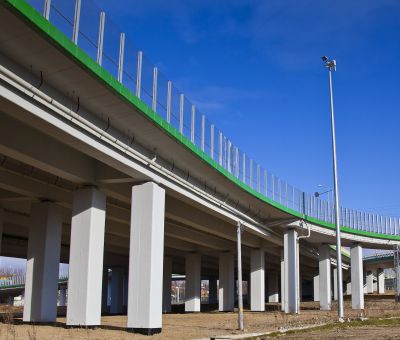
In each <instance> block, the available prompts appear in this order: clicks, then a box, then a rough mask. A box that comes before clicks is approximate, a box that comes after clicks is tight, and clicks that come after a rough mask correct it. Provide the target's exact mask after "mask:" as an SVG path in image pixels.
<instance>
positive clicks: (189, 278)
mask: <svg viewBox="0 0 400 340" xmlns="http://www.w3.org/2000/svg"><path fill="white" fill-rule="evenodd" d="M185 274H186V282H185V312H200V305H201V256H200V254H196V253H192V254H187V255H186V261H185ZM220 284H221V281H220Z"/></svg>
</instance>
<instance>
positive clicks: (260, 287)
mask: <svg viewBox="0 0 400 340" xmlns="http://www.w3.org/2000/svg"><path fill="white" fill-rule="evenodd" d="M250 276H251V280H250V281H251V286H250V290H251V298H250V309H251V311H253V312H263V311H265V255H264V251H263V250H261V249H252V250H251V255H250Z"/></svg>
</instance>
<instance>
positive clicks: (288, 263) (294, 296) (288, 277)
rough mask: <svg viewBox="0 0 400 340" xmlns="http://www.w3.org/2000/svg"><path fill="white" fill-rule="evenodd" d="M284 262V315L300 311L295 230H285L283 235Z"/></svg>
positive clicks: (297, 252) (297, 249)
mask: <svg viewBox="0 0 400 340" xmlns="http://www.w3.org/2000/svg"><path fill="white" fill-rule="evenodd" d="M283 244H284V260H285V313H299V311H300V301H299V295H300V294H299V292H300V279H299V276H300V275H299V268H298V267H299V247H298V241H297V230H295V229H287V230H285V233H284V239H283Z"/></svg>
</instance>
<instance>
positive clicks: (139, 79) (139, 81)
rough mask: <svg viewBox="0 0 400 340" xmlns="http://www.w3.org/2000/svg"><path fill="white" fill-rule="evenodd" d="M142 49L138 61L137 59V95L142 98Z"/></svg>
mask: <svg viewBox="0 0 400 340" xmlns="http://www.w3.org/2000/svg"><path fill="white" fill-rule="evenodd" d="M142 58H143V53H142V51H139V52H138V61H137V75H136V97H138V98H139V99H140V93H141V88H142Z"/></svg>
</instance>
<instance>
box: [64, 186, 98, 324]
mask: <svg viewBox="0 0 400 340" xmlns="http://www.w3.org/2000/svg"><path fill="white" fill-rule="evenodd" d="M105 219H106V196H105V195H104V194H103V193H102V192H100V191H99V190H97V189H95V188H86V189H82V190H78V191H76V192H75V193H74V197H73V204H72V222H71V242H70V255H69V278H68V307H67V325H68V326H98V325H100V323H101V322H100V318H101V288H102V279H103V255H104V254H103V253H104V229H105Z"/></svg>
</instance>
